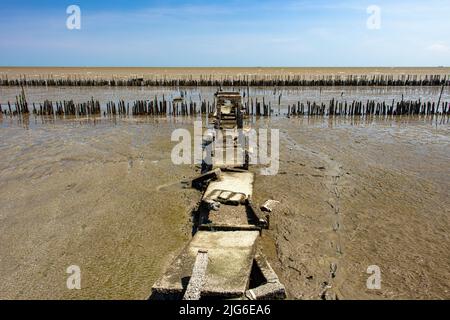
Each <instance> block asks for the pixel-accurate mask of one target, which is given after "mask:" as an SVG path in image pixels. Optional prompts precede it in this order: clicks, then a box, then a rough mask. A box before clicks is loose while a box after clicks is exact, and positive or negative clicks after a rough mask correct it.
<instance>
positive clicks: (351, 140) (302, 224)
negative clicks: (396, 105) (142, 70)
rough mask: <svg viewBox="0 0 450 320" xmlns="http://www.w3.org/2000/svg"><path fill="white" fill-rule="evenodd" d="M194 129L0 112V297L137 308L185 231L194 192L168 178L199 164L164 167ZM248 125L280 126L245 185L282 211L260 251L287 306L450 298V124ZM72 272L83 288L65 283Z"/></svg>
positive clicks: (277, 120) (169, 123) (172, 123)
mask: <svg viewBox="0 0 450 320" xmlns="http://www.w3.org/2000/svg"><path fill="white" fill-rule="evenodd" d="M191 121H192V120H189V119H185V120H182V119H178V120H177V119H171V120H170V119H169V120H167V119H146V120H139V119H118V120H117V121H116V122H113V121H110V120H107V119H104V118H103V119H101V120H100V121H98V122H97V123H94V122H93V121H92V120H91V121H80V120H77V121H71V120H57V121H55V122H48V123H42V122H39V121H37V122H33V121H30V123H31V124H30V125H29V126H27V127H24V126H23V124H21V123H17V121H14V120H8V119H5V118H4V119H3V120H2V124H1V125H0V137H1V139H0V157H1V162H0V243H1V246H0V298H1V299H13V298H18V299H25V298H39V299H48V298H55V299H59V298H64V299H72V298H82V299H90V298H101V299H109V298H112V299H118V298H124V299H144V298H146V297H147V296H148V294H149V293H150V288H151V286H152V284H153V283H154V281H155V280H156V279H157V278H158V277H159V276H160V275H161V274H162V273H163V270H164V269H165V267H166V266H167V265H168V264H169V263H170V262H171V260H172V258H173V257H174V255H175V254H176V253H178V252H179V251H180V250H181V249H182V247H183V246H184V244H185V243H186V242H187V240H188V239H189V238H190V236H191V229H190V228H191V223H190V210H191V208H192V206H193V205H195V202H196V201H198V199H199V198H200V194H199V193H198V192H197V191H194V190H191V189H183V188H182V187H181V185H180V183H179V181H180V180H182V179H183V178H186V177H192V176H195V174H196V169H197V168H196V167H195V166H193V165H192V166H190V165H183V166H176V165H174V164H173V163H172V162H171V159H170V153H171V149H172V147H173V146H174V145H175V143H174V142H171V141H170V135H171V132H172V130H173V129H175V128H180V127H185V128H190V129H192V122H191ZM255 126H256V127H258V126H262V127H270V128H278V129H280V170H279V173H278V174H277V175H275V176H261V175H257V176H256V180H255V186H254V202H255V203H256V204H261V203H262V202H263V201H264V200H266V199H268V198H270V199H275V200H279V201H280V202H281V203H280V204H279V205H278V206H277V207H276V208H275V210H274V211H273V213H272V214H271V229H270V230H269V231H266V232H264V233H263V237H262V244H263V250H264V252H265V254H266V255H267V256H268V257H269V259H270V262H271V264H272V265H273V267H274V269H275V271H276V272H277V273H278V274H279V276H280V278H281V280H282V282H283V283H284V284H285V285H286V288H287V290H288V295H289V298H290V299H321V298H338V299H365V298H367V299H373V298H375V299H384V298H394V299H403V298H413V299H424V298H433V299H444V298H446V299H449V298H450V291H449V290H450V265H449V261H450V239H449V233H448V230H449V227H450V219H449V217H450V210H449V208H450V201H449V195H450V194H449V190H450V174H449V172H450V171H449V169H450V168H449V164H448V159H449V158H450V148H449V146H450V127H449V125H448V122H447V123H443V124H439V123H438V124H437V125H436V123H434V122H431V121H430V120H429V119H414V118H410V119H408V118H400V119H386V120H384V119H378V120H375V119H367V120H364V121H362V120H358V121H352V120H350V119H344V118H337V119H331V120H330V119H316V120H314V119H309V120H308V118H291V119H286V118H284V117H283V118H282V117H274V118H272V119H267V120H263V119H262V120H260V121H258V122H257V123H256V124H255ZM257 169H258V168H252V170H255V172H258V171H257ZM71 265H78V266H80V268H81V273H82V281H81V283H82V289H81V290H68V289H67V287H66V280H67V277H68V276H69V275H68V274H66V269H67V267H69V266H71ZM370 265H377V266H379V267H380V269H381V275H382V283H381V289H380V290H369V289H367V287H366V280H367V278H368V277H369V276H370V275H369V274H367V273H366V270H367V268H368V266H370Z"/></svg>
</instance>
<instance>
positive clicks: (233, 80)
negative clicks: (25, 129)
mask: <svg viewBox="0 0 450 320" xmlns="http://www.w3.org/2000/svg"><path fill="white" fill-rule="evenodd" d="M442 85H445V86H450V75H448V76H447V75H439V74H438V75H405V74H403V75H386V74H379V75H322V76H305V75H303V76H300V75H297V76H293V75H285V76H280V75H266V76H256V75H255V76H234V77H220V79H219V78H218V77H217V76H212V75H209V76H200V77H199V78H193V77H183V78H166V77H164V78H144V77H141V78H136V77H134V78H127V79H114V78H113V79H101V78H96V79H86V78H77V77H74V76H67V77H65V78H54V77H52V76H49V77H46V78H38V79H35V78H33V79H27V78H26V76H21V77H19V78H18V79H8V77H7V76H4V77H2V79H0V86H50V87H54V86H77V87H80V86H84V87H92V86H100V87H102V86H112V87H135V86H149V87H160V86H161V87H162V86H164V87H179V86H180V87H246V86H256V87H274V86H275V87H283V86H296V87H302V86H442Z"/></svg>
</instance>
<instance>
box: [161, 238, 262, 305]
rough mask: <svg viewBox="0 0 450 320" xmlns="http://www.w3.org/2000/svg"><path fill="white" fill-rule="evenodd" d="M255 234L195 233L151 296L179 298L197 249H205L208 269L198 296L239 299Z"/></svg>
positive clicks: (251, 256)
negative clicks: (173, 296) (175, 296)
mask: <svg viewBox="0 0 450 320" xmlns="http://www.w3.org/2000/svg"><path fill="white" fill-rule="evenodd" d="M258 235H259V233H258V232H257V231H218V232H207V231H198V232H197V233H196V234H195V236H194V238H192V240H191V242H190V243H189V244H188V246H187V247H186V248H185V249H184V250H183V252H182V253H181V254H180V255H179V256H178V257H177V258H176V259H175V261H174V262H173V263H172V265H171V266H170V267H169V268H168V269H167V271H166V273H165V274H164V275H163V276H162V277H161V278H160V279H159V280H158V281H157V282H156V283H155V285H154V286H153V288H152V292H153V294H155V295H157V294H167V293H170V294H172V295H178V296H182V293H183V291H184V289H185V288H186V286H187V283H188V282H189V279H190V277H191V274H192V268H193V266H194V263H195V259H196V256H197V252H198V250H200V249H202V250H208V257H209V262H208V268H207V272H206V281H205V284H204V286H203V289H202V296H220V297H222V298H233V297H236V298H237V297H243V296H244V294H245V291H246V290H247V289H248V283H249V277H250V273H251V268H252V263H253V257H254V255H255V250H256V239H257V238H258Z"/></svg>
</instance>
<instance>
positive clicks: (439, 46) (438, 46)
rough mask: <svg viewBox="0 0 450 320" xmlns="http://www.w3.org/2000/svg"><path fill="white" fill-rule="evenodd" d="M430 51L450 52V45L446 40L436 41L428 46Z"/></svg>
mask: <svg viewBox="0 0 450 320" xmlns="http://www.w3.org/2000/svg"><path fill="white" fill-rule="evenodd" d="M427 50H428V51H431V52H433V53H438V54H450V46H449V45H447V44H446V43H444V42H436V43H433V44H431V45H429V46H428V47H427Z"/></svg>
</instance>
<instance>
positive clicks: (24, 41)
mask: <svg viewBox="0 0 450 320" xmlns="http://www.w3.org/2000/svg"><path fill="white" fill-rule="evenodd" d="M73 4H74V5H78V6H79V7H80V9H81V29H80V30H68V29H67V28H66V19H67V17H68V14H67V13H66V8H67V7H68V6H69V5H73ZM370 5H377V6H379V7H380V9H381V24H380V26H381V29H378V30H370V29H368V28H367V26H366V21H367V19H368V18H369V14H368V13H367V7H368V6H370ZM0 12H1V17H2V18H1V19H0V32H1V33H0V65H3V66H205V67H208V66H439V65H443V66H449V65H450V1H448V0H428V1H427V0H409V1H402V0H397V1H396V0H390V1H389V0H380V1H378V0H371V1H365V0H359V1H355V0H337V1H325V0H316V1H313V0H311V1H306V0H305V1H301V0H300V1H282V0H281V1H275V0H248V1H246V0H240V1H225V0H224V1H214V0H209V1H206V0H193V1H184V0H178V1H141V0H137V1H113V0H111V1H93V0H84V1H75V0H70V1H48V0H41V1H27V0H22V1H11V0H2V1H1V3H0Z"/></svg>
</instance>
